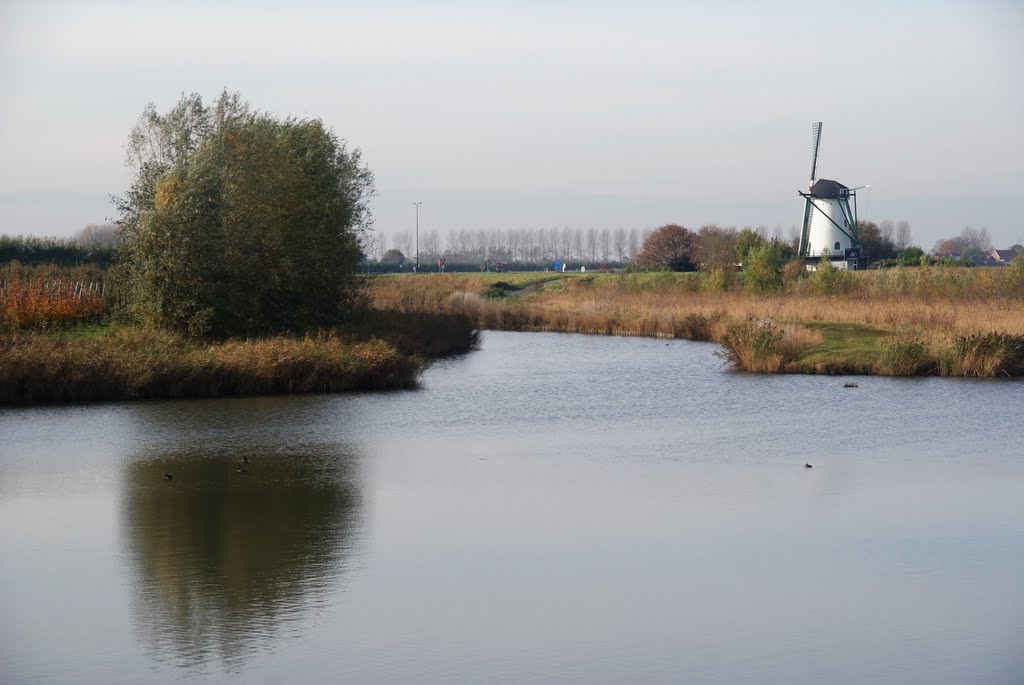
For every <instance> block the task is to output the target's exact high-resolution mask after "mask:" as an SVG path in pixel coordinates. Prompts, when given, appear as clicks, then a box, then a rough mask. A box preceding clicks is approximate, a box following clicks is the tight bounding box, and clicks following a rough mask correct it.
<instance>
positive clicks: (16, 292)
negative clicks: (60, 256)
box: [0, 262, 109, 331]
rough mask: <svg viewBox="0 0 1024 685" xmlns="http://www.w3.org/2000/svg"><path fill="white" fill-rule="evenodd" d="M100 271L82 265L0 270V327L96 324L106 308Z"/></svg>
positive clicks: (35, 328) (46, 328)
mask: <svg viewBox="0 0 1024 685" xmlns="http://www.w3.org/2000/svg"><path fill="white" fill-rule="evenodd" d="M107 295H108V285H107V284H106V282H105V280H104V279H103V277H102V272H101V271H99V270H98V269H95V268H89V267H82V268H77V269H62V268H58V267H53V266H50V267H23V266H21V265H19V264H17V263H16V262H15V263H13V264H10V265H8V266H6V267H4V268H3V269H0V330H8V331H11V330H31V331H49V330H56V329H60V328H65V327H67V326H72V325H79V324H85V323H97V322H99V321H100V320H101V319H102V318H103V317H104V316H106V314H107V311H108V304H109V303H108V297H107Z"/></svg>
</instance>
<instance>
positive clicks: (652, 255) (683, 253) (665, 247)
mask: <svg viewBox="0 0 1024 685" xmlns="http://www.w3.org/2000/svg"><path fill="white" fill-rule="evenodd" d="M695 248H696V239H695V236H694V234H693V232H692V231H690V230H689V229H687V228H685V227H683V226H680V225H678V224H666V225H665V226H662V227H661V228H658V229H656V230H655V231H654V232H653V233H651V234H650V235H649V236H648V237H647V239H646V240H644V246H643V249H642V250H641V251H640V255H639V256H638V257H637V260H636V261H637V264H639V265H640V266H644V267H648V268H652V269H669V270H671V271H693V270H694V268H695V259H694V251H695Z"/></svg>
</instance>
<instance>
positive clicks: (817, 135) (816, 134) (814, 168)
mask: <svg viewBox="0 0 1024 685" xmlns="http://www.w3.org/2000/svg"><path fill="white" fill-rule="evenodd" d="M811 134H812V136H813V138H814V148H813V151H812V152H811V183H814V179H815V177H816V176H817V174H818V147H819V146H820V145H821V122H820V121H819V122H816V123H814V124H812V125H811Z"/></svg>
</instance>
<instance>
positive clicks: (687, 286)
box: [369, 260, 1024, 375]
mask: <svg viewBox="0 0 1024 685" xmlns="http://www.w3.org/2000/svg"><path fill="white" fill-rule="evenodd" d="M821 273H823V272H815V273H814V274H806V273H798V272H797V271H796V270H790V271H789V272H788V273H787V274H786V275H785V277H784V278H783V283H784V285H783V289H782V290H781V291H780V292H778V293H775V294H769V295H757V294H753V293H750V292H747V291H746V290H744V289H742V288H740V287H734V285H732V284H730V285H729V286H727V287H726V288H722V287H721V284H720V283H719V281H720V279H721V278H722V276H721V275H715V274H712V275H710V276H705V275H704V274H672V273H640V274H596V275H589V274H588V275H587V276H585V277H577V278H574V279H573V280H571V281H559V282H554V283H547V284H543V285H542V286H541V287H538V288H537V289H535V290H534V291H532V292H530V293H529V294H527V295H525V296H523V297H512V298H507V297H506V298H488V297H481V293H483V292H484V291H485V289H486V288H487V287H488V286H489V283H486V282H484V281H481V280H477V279H475V278H465V277H459V276H454V275H451V276H446V277H430V278H424V277H419V278H408V277H406V278H401V277H400V278H389V279H375V280H374V281H373V282H372V283H371V285H370V288H369V298H370V301H371V303H372V304H373V306H375V307H380V308H388V309H393V310H397V311H433V312H449V313H450V312H458V313H461V314H465V315H467V316H469V317H471V318H472V319H473V320H474V321H475V322H476V323H477V325H478V326H479V327H480V328H484V329H498V330H551V331H564V332H574V333H592V334H605V335H641V336H660V337H675V338H686V339H693V340H712V341H717V342H723V343H724V342H725V340H726V337H727V336H729V335H730V333H731V334H732V336H733V340H734V341H735V342H737V343H739V342H740V338H737V336H738V335H739V334H738V333H737V332H736V331H737V328H736V327H737V326H741V327H742V326H746V325H749V324H748V323H747V322H750V321H764V322H772V323H771V324H770V325H773V326H774V325H777V326H779V327H780V328H781V329H782V330H783V331H784V333H785V331H786V330H787V329H786V328H785V327H786V326H787V325H790V324H793V325H795V327H794V328H793V329H792V330H791V331H789V332H788V333H786V334H785V335H784V336H783V338H781V339H780V340H779V342H778V343H777V344H778V345H783V346H790V348H789V351H788V352H780V351H779V350H776V352H778V354H779V355H781V356H775V355H776V352H773V353H772V355H768V356H763V357H761V358H759V359H758V360H757V361H750V362H749V364H750V365H751V366H752V367H756V368H758V369H764V370H767V369H768V368H771V369H774V370H780V369H781V370H784V371H812V372H819V373H869V372H870V373H884V374H894V375H905V374H921V373H949V374H953V375H977V374H986V375H993V374H992V373H990V372H989V370H988V369H989V367H993V368H996V367H998V368H999V369H1000V370H999V373H998V374H995V375H1019V372H1017V371H1014V368H1016V367H1014V366H1013V363H1012V362H1006V363H1000V362H996V361H990V362H985V363H982V362H981V361H977V362H971V363H970V364H968V363H967V362H966V360H967V359H968V358H969V357H970V355H968V350H969V346H968V345H967V343H956V341H957V340H971V339H973V338H972V336H984V335H990V334H991V335H1002V336H1009V339H1017V338H1022V339H1024V260H1018V261H1017V262H1015V264H1014V265H1013V266H1012V267H1009V268H1001V269H995V268H993V269H967V268H959V267H927V268H907V269H891V270H887V271H870V272H840V271H832V272H829V273H827V274H826V275H823V276H822V275H819V274H821ZM829 325H831V326H842V327H851V326H852V327H863V328H864V329H865V330H866V331H868V330H869V331H871V335H870V336H868V337H870V338H871V339H872V340H874V339H875V338H878V336H879V335H881V336H883V338H884V336H885V335H886V332H887V331H888V335H889V336H890V337H889V338H887V339H879V341H878V342H877V347H876V348H873V351H870V352H871V353H872V354H875V358H874V360H873V361H870V360H869V361H865V360H864V355H865V354H866V353H867V352H869V351H865V349H864V345H861V346H860V347H859V348H857V350H855V352H856V355H855V356H856V358H852V357H849V354H850V352H849V351H848V350H847V351H844V350H839V351H837V352H836V353H835V354H834V355H832V356H828V355H824V356H821V355H819V358H818V360H817V361H815V362H814V364H813V365H812V366H811V367H806V366H801V365H800V364H798V363H794V360H795V359H797V358H798V357H800V356H801V355H802V354H803V353H805V352H807V351H808V350H809V349H810V348H812V347H814V345H815V344H817V343H816V342H815V340H814V336H815V335H816V334H814V333H813V332H812V331H809V330H808V329H809V328H813V327H815V326H829ZM901 331H912V332H913V335H912V336H911V338H914V339H916V340H917V343H920V344H917V343H915V342H914V341H913V340H911V339H909V338H907V337H906V335H904V334H902V333H900V332H901ZM748 333H750V332H749V331H748ZM762 333H763V331H762ZM751 340H752V341H753V340H757V338H756V336H755V337H754V338H752V339H751ZM791 343H792V344H791ZM751 344H752V343H751ZM848 347H849V346H848ZM773 349H774V348H773ZM972 349H973V348H972ZM991 349H995V348H991ZM1000 349H1002V348H1000ZM979 350H980V351H978V352H976V353H971V354H972V355H973V357H971V358H976V359H977V360H981V359H987V360H994V359H996V358H997V356H998V355H996V354H995V353H994V352H991V350H990V348H989V347H983V348H979ZM844 355H847V357H846V358H844ZM743 358H745V357H744V356H743V355H738V356H735V357H734V358H733V359H734V363H736V364H737V365H740V367H741V368H748V367H746V366H743V365H742V364H743V363H747V362H743V363H741V362H740V361H739V360H741V359H743ZM953 358H957V359H961V360H963V361H962V363H953V362H952V361H949V360H951V359H953ZM998 358H1000V359H1002V358H1006V359H1011V360H1012V359H1015V357H1014V356H1013V355H1009V356H1006V355H1004V356H1003V357H998ZM751 359H752V358H751ZM942 359H945V360H947V361H946V362H943V364H942V366H941V368H940V360H942Z"/></svg>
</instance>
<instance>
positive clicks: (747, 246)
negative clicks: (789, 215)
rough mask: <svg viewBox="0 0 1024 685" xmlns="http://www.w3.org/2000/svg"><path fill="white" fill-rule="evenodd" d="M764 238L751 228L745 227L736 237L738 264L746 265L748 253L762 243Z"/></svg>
mask: <svg viewBox="0 0 1024 685" xmlns="http://www.w3.org/2000/svg"><path fill="white" fill-rule="evenodd" d="M764 242H765V240H764V238H762V237H761V235H760V234H759V233H758V232H757V231H755V230H754V229H753V228H751V227H749V226H747V227H746V228H744V229H743V230H742V231H740V232H739V234H738V235H737V236H736V247H735V250H736V257H737V258H738V259H739V261H740V263H742V264H746V263H747V260H748V256H749V254H750V251H751V250H752V249H754V248H755V247H757V246H759V245H761V244H762V243H764Z"/></svg>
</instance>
